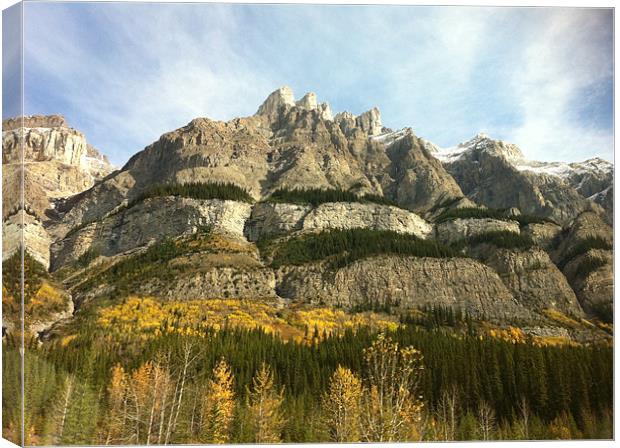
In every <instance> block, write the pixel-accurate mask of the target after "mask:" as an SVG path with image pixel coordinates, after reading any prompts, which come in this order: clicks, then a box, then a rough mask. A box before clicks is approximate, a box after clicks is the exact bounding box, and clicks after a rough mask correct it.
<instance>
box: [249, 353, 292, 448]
mask: <svg viewBox="0 0 620 448" xmlns="http://www.w3.org/2000/svg"><path fill="white" fill-rule="evenodd" d="M282 392H283V391H279V392H278V391H277V390H276V389H275V386H274V381H273V374H272V372H271V369H270V368H269V366H268V365H267V364H265V363H263V364H262V365H261V368H260V370H259V371H258V372H257V374H256V375H255V376H254V378H252V388H251V389H250V390H249V391H248V411H249V418H250V425H251V427H252V430H253V432H254V442H256V443H279V442H281V441H282V436H281V435H282V428H283V427H284V423H285V420H284V415H283V413H282V402H283V401H284V397H283V393H282Z"/></svg>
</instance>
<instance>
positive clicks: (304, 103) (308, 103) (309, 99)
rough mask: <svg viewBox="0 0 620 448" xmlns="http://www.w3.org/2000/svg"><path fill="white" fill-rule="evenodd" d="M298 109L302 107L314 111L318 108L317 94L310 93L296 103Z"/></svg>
mask: <svg viewBox="0 0 620 448" xmlns="http://www.w3.org/2000/svg"><path fill="white" fill-rule="evenodd" d="M295 105H296V106H297V107H301V108H303V109H308V110H313V109H316V108H317V107H318V103H317V100H316V93H314V92H308V93H306V94H305V95H304V97H303V98H302V99H300V100H299V101H297V102H296V103H295Z"/></svg>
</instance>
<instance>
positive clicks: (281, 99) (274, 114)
mask: <svg viewBox="0 0 620 448" xmlns="http://www.w3.org/2000/svg"><path fill="white" fill-rule="evenodd" d="M293 106H295V96H294V95H293V90H292V89H291V88H290V87H288V86H283V87H280V88H279V89H278V90H276V91H274V92H272V93H271V94H270V95H269V96H268V97H267V99H266V100H265V101H264V102H263V104H261V105H260V107H259V108H258V111H257V112H256V114H257V115H264V116H266V117H267V118H269V120H274V119H277V118H278V117H279V115H280V110H281V109H282V108H283V107H293Z"/></svg>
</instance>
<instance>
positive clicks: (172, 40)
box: [3, 2, 613, 166]
mask: <svg viewBox="0 0 620 448" xmlns="http://www.w3.org/2000/svg"><path fill="white" fill-rule="evenodd" d="M24 23H25V26H24V92H25V94H24V95H25V98H24V105H25V112H26V113H27V114H52V113H59V114H62V115H64V116H65V117H66V118H67V121H68V122H69V124H70V125H71V126H72V127H74V128H76V129H79V130H80V131H82V132H83V133H84V134H85V135H86V137H87V139H88V141H89V142H90V143H91V144H92V145H93V146H95V147H96V148H98V149H99V150H100V151H102V152H103V153H105V154H107V155H108V156H109V157H110V159H111V161H112V162H113V163H114V164H116V165H118V166H121V165H123V164H124V163H125V162H126V161H127V160H128V159H129V157H130V156H131V155H133V154H135V153H136V152H138V151H140V150H141V149H143V148H144V147H145V146H146V145H148V144H150V143H151V142H153V141H155V140H157V139H158V138H159V136H160V135H161V134H163V133H164V132H167V131H170V130H173V129H176V128H179V127H181V126H184V125H185V124H187V123H188V122H189V121H190V120H192V119H193V118H196V117H209V118H212V119H217V120H229V119H231V118H234V117H237V116H248V115H252V114H253V113H255V112H256V109H257V108H258V106H259V105H260V104H261V103H262V101H263V100H264V99H265V98H266V97H267V96H268V95H269V93H270V92H272V91H274V90H276V89H277V88H278V87H280V86H283V85H288V86H290V87H291V88H292V89H293V91H294V92H295V95H296V97H297V98H301V97H302V96H303V94H304V93H306V92H309V91H312V92H315V93H316V94H317V96H318V98H319V101H327V102H329V103H330V105H331V107H332V110H333V111H334V113H336V112H339V111H343V110H348V111H351V112H353V113H355V114H359V113H362V112H364V111H365V110H368V109H370V108H372V107H374V106H376V107H378V108H379V109H380V110H381V115H382V120H383V124H384V126H388V127H390V128H393V129H398V128H402V127H405V126H408V127H412V128H413V130H414V132H415V133H416V134H417V135H419V136H421V137H424V138H426V139H428V140H430V141H432V142H434V143H435V144H437V145H439V146H440V147H451V146H454V145H456V144H458V143H459V142H462V141H466V140H468V139H469V138H471V137H472V136H474V135H475V134H477V133H479V132H485V133H486V134H488V135H490V136H491V137H493V138H496V139H502V140H505V141H509V142H511V143H516V144H518V145H519V146H520V147H521V149H522V150H523V152H524V154H525V156H526V157H527V158H529V159H535V160H544V161H554V160H559V161H580V160H584V159H587V158H590V157H603V158H605V159H607V160H613V15H612V10H611V9H587V8H489V7H422V6H328V5H241V4H228V5H226V4H161V3H160V4H157V3H153V4H148V3H133V4H132V3H98V4H96V3H39V2H32V3H26V4H25V6H24ZM4 29H5V30H6V27H5V28H4ZM3 51H5V49H4V48H3ZM5 61H6V58H5ZM15 66H17V65H16V64H13V65H11V64H6V63H5V64H3V71H4V72H5V80H6V79H7V73H8V72H11V70H14V67H15ZM8 79H10V76H9V78H8ZM4 82H5V85H4V92H5V95H4V97H3V115H4V117H7V116H11V115H16V114H18V113H19V109H16V108H15V106H14V104H15V103H16V102H15V98H14V95H13V96H12V95H11V94H9V95H7V94H6V92H7V91H8V90H10V89H8V86H7V84H6V81H4Z"/></svg>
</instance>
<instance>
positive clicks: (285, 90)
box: [256, 86, 333, 121]
mask: <svg viewBox="0 0 620 448" xmlns="http://www.w3.org/2000/svg"><path fill="white" fill-rule="evenodd" d="M291 107H299V108H301V109H305V110H317V111H319V116H320V117H321V118H322V119H324V120H333V116H332V110H331V108H330V106H329V104H328V103H320V104H319V103H318V101H317V97H316V93H314V92H308V93H306V94H305V95H304V96H303V97H302V98H301V99H300V100H299V101H295V95H294V94H293V90H291V88H290V87H288V86H282V87H280V88H279V89H278V90H276V91H274V92H272V93H271V94H270V95H269V96H268V97H267V99H266V100H265V101H264V102H263V104H261V105H260V107H259V108H258V111H257V112H256V114H257V115H263V116H266V117H267V118H268V119H269V120H270V121H273V120H276V119H277V118H278V117H279V116H280V113H281V112H282V110H287V109H288V108H291Z"/></svg>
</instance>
